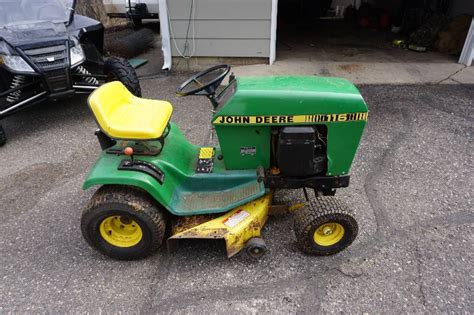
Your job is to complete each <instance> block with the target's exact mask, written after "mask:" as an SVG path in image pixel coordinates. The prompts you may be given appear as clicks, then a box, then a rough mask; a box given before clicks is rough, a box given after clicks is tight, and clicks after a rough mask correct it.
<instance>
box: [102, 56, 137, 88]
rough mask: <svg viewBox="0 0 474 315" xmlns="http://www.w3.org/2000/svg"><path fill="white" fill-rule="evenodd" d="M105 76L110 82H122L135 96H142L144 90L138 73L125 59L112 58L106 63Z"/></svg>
mask: <svg viewBox="0 0 474 315" xmlns="http://www.w3.org/2000/svg"><path fill="white" fill-rule="evenodd" d="M104 71H105V74H106V75H107V77H108V81H120V82H122V83H123V85H125V86H126V87H127V89H128V90H129V91H130V92H131V93H132V94H133V95H135V96H138V97H141V96H142V89H141V87H140V81H139V79H138V76H137V73H136V72H135V69H134V68H133V67H132V65H131V64H130V63H129V62H128V61H127V60H126V59H123V58H118V57H111V58H108V59H107V60H106V61H105V65H104Z"/></svg>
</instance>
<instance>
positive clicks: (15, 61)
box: [0, 55, 35, 72]
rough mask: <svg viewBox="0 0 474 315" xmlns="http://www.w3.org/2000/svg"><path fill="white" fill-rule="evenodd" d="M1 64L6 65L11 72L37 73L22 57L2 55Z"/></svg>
mask: <svg viewBox="0 0 474 315" xmlns="http://www.w3.org/2000/svg"><path fill="white" fill-rule="evenodd" d="M0 61H1V63H3V64H5V66H7V67H8V68H9V69H10V70H12V71H18V72H35V70H33V68H31V67H30V65H29V64H28V63H27V62H26V61H25V60H24V59H23V58H22V57H20V56H6V55H0Z"/></svg>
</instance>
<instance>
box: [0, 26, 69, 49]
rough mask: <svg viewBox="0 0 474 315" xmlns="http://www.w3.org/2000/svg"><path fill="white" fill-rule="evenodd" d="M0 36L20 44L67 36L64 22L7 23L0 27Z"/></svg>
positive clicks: (13, 43)
mask: <svg viewBox="0 0 474 315" xmlns="http://www.w3.org/2000/svg"><path fill="white" fill-rule="evenodd" d="M0 37H2V38H3V39H4V40H6V41H7V42H8V43H9V44H10V45H13V46H21V45H25V44H35V43H38V42H44V41H50V40H51V41H57V40H61V39H67V38H68V32H67V29H66V25H65V24H64V23H54V22H47V21H44V22H35V23H26V22H22V23H17V24H8V25H5V26H2V27H1V28H0Z"/></svg>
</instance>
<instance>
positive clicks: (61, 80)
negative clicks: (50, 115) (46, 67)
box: [46, 69, 69, 93]
mask: <svg viewBox="0 0 474 315" xmlns="http://www.w3.org/2000/svg"><path fill="white" fill-rule="evenodd" d="M46 80H47V82H48V86H49V90H50V91H51V92H52V93H56V92H62V91H65V90H67V89H68V88H69V76H68V72H67V70H66V69H63V70H56V71H50V72H47V73H46Z"/></svg>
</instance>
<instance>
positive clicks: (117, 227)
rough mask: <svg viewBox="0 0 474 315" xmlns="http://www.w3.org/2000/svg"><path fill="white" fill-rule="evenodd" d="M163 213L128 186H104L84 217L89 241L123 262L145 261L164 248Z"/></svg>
mask: <svg viewBox="0 0 474 315" xmlns="http://www.w3.org/2000/svg"><path fill="white" fill-rule="evenodd" d="M165 229H166V221H165V216H164V213H163V211H162V210H161V209H159V208H158V207H157V206H156V205H155V202H154V201H153V200H152V199H151V197H149V196H148V195H147V194H146V193H145V192H143V191H141V190H139V189H136V188H133V187H128V186H103V187H101V188H100V189H99V190H98V191H97V192H96V193H95V194H94V196H93V197H92V199H91V201H90V202H89V204H88V205H87V207H86V209H85V210H84V212H83V213H82V219H81V230H82V234H83V236H84V238H85V239H86V241H87V242H88V243H89V245H91V246H92V247H94V248H95V249H97V250H98V251H99V252H101V253H102V254H104V255H107V256H109V257H112V258H114V259H120V260H134V259H140V258H144V257H146V256H149V255H150V254H152V253H153V252H155V251H156V250H157V249H158V248H159V247H160V246H161V244H162V242H163V238H164V234H165Z"/></svg>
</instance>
